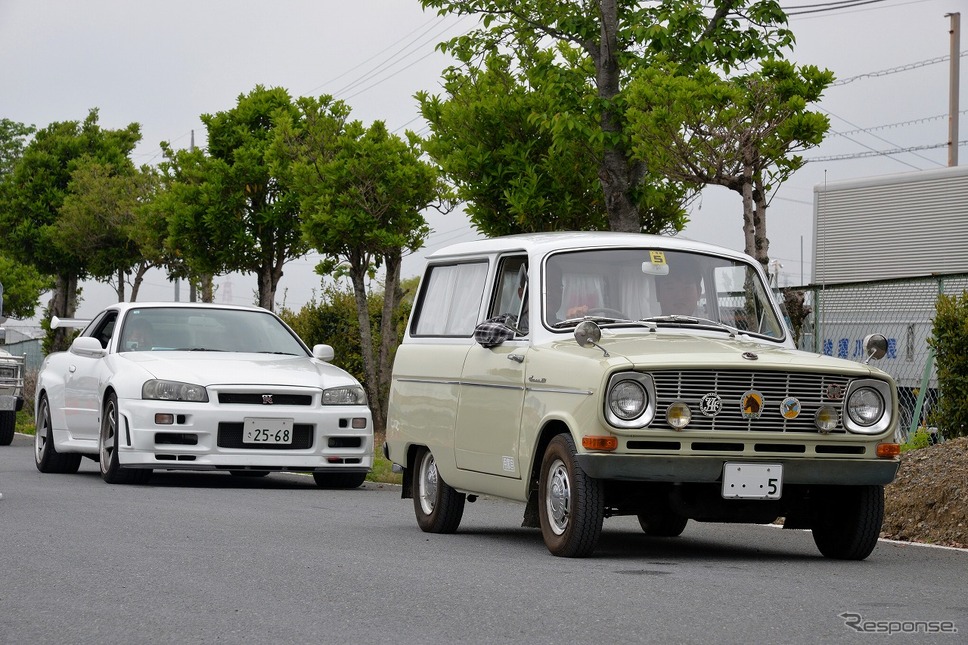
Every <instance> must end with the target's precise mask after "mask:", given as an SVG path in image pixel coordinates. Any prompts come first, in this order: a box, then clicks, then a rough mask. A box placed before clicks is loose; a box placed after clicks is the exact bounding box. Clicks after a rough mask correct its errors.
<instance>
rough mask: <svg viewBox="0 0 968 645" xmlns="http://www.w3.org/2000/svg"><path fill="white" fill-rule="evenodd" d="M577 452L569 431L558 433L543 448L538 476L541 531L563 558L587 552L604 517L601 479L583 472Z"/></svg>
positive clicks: (550, 549)
mask: <svg viewBox="0 0 968 645" xmlns="http://www.w3.org/2000/svg"><path fill="white" fill-rule="evenodd" d="M577 455H578V451H577V449H576V448H575V442H574V440H572V438H571V435H569V434H559V435H557V436H556V437H555V438H554V439H552V440H551V442H550V443H549V444H548V447H547V448H546V449H545V453H544V458H543V459H542V460H541V470H540V473H539V479H538V517H539V520H540V523H541V535H542V537H543V538H544V541H545V545H546V546H547V547H548V550H549V551H550V552H551V553H552V554H553V555H557V556H561V557H566V558H581V557H585V556H587V555H590V554H591V552H592V551H593V550H594V549H595V546H596V545H597V544H598V538H599V537H600V536H601V533H602V522H603V521H604V519H605V492H604V488H603V486H602V483H601V482H600V481H599V480H597V479H595V478H594V477H589V476H588V475H587V474H585V471H583V470H582V469H581V466H579V465H578V459H577Z"/></svg>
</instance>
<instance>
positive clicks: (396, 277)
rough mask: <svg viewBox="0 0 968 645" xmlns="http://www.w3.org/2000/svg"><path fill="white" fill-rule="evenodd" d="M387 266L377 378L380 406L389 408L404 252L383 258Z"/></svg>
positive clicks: (385, 408) (383, 408) (378, 427)
mask: <svg viewBox="0 0 968 645" xmlns="http://www.w3.org/2000/svg"><path fill="white" fill-rule="evenodd" d="M383 261H384V267H386V285H385V286H384V289H383V313H382V318H381V320H380V361H379V364H378V366H377V378H378V381H379V389H380V408H381V409H382V410H388V408H389V402H390V381H391V377H392V373H393V349H394V348H395V347H396V346H397V325H396V322H397V321H396V319H395V317H394V313H395V312H396V309H397V303H398V302H400V296H401V294H400V265H401V263H402V254H401V253H400V252H396V253H393V254H387V255H385V256H384V258H383ZM374 426H375V427H374V432H379V433H383V432H384V431H385V430H386V428H385V427H384V426H376V422H375V421H374Z"/></svg>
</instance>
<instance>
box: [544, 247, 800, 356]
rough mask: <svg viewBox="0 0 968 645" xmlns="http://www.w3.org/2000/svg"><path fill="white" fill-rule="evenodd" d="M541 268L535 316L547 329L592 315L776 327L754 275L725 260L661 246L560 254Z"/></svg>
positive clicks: (760, 329)
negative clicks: (539, 306)
mask: <svg viewBox="0 0 968 645" xmlns="http://www.w3.org/2000/svg"><path fill="white" fill-rule="evenodd" d="M543 273H544V277H543V280H544V284H543V290H542V294H543V301H544V307H543V315H544V320H545V324H546V325H547V326H548V327H549V328H552V329H565V328H568V327H571V326H574V324H577V322H579V321H580V320H581V319H583V318H585V317H594V318H600V319H602V320H601V321H600V322H603V323H608V322H610V321H615V322H616V323H621V321H649V322H652V323H656V324H661V325H677V326H678V325H681V326H687V325H692V326H695V325H707V326H708V325H711V326H724V327H725V328H729V329H732V330H738V331H742V332H746V333H753V334H757V335H761V336H766V337H770V338H782V336H783V333H784V332H783V325H782V324H780V322H779V320H778V319H777V314H776V309H775V308H774V306H773V304H772V301H771V299H770V297H769V295H768V293H769V292H768V291H767V289H766V285H764V284H763V281H762V279H761V278H760V274H759V273H757V272H756V270H755V269H754V267H753V266H752V265H750V264H746V263H744V262H738V261H736V260H733V259H731V258H725V257H718V256H714V255H703V254H699V253H688V252H684V251H669V250H662V249H600V250H591V251H576V252H562V253H555V254H553V255H550V256H549V257H548V258H547V260H546V261H545V264H544V272H543Z"/></svg>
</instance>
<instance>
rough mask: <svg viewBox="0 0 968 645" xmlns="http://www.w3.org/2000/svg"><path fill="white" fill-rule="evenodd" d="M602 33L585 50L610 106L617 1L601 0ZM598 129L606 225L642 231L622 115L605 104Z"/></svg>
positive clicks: (616, 87)
mask: <svg viewBox="0 0 968 645" xmlns="http://www.w3.org/2000/svg"><path fill="white" fill-rule="evenodd" d="M599 10H600V12H601V33H600V35H599V42H598V43H597V47H595V46H594V44H593V43H591V42H589V43H586V44H585V50H586V51H587V52H588V53H589V54H590V55H591V57H592V59H593V60H594V61H595V76H596V83H597V85H598V96H599V98H601V99H604V101H603V103H604V104H605V105H606V106H610V105H611V103H612V101H613V100H614V99H615V97H617V96H618V94H619V91H620V89H621V73H620V69H619V63H618V58H617V54H618V52H619V44H618V5H617V3H616V0H600V2H599ZM601 128H602V132H603V133H604V134H605V149H604V153H603V157H602V161H601V165H600V166H599V169H598V178H599V180H600V181H601V184H602V191H603V192H604V195H605V209H606V211H607V212H608V226H609V228H610V229H611V230H613V231H624V232H628V233H639V232H641V230H642V223H641V218H640V217H639V209H638V205H637V204H635V202H633V201H632V197H631V196H632V191H633V190H634V189H635V188H636V184H637V183H638V181H639V180H640V177H638V176H637V175H638V174H639V173H638V172H637V171H636V170H635V165H634V164H633V163H632V162H631V161H630V159H629V154H628V151H627V150H626V149H625V147H624V145H622V144H620V143H616V142H619V141H622V139H623V138H622V136H621V135H622V117H621V115H620V114H619V112H618V111H617V110H615V109H614V108H612V107H606V108H605V109H604V110H603V111H602V116H601Z"/></svg>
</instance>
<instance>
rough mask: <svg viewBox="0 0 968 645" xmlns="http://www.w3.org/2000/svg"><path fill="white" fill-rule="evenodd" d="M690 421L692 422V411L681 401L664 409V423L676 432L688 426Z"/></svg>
mask: <svg viewBox="0 0 968 645" xmlns="http://www.w3.org/2000/svg"><path fill="white" fill-rule="evenodd" d="M690 421H692V410H690V409H689V406H688V405H686V404H685V403H683V402H682V401H676V402H675V403H673V404H672V405H670V406H669V407H668V408H667V409H666V423H668V424H669V425H670V426H672V427H673V428H675V429H676V430H682V429H683V428H685V427H686V426H687V425H689V422H690Z"/></svg>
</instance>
